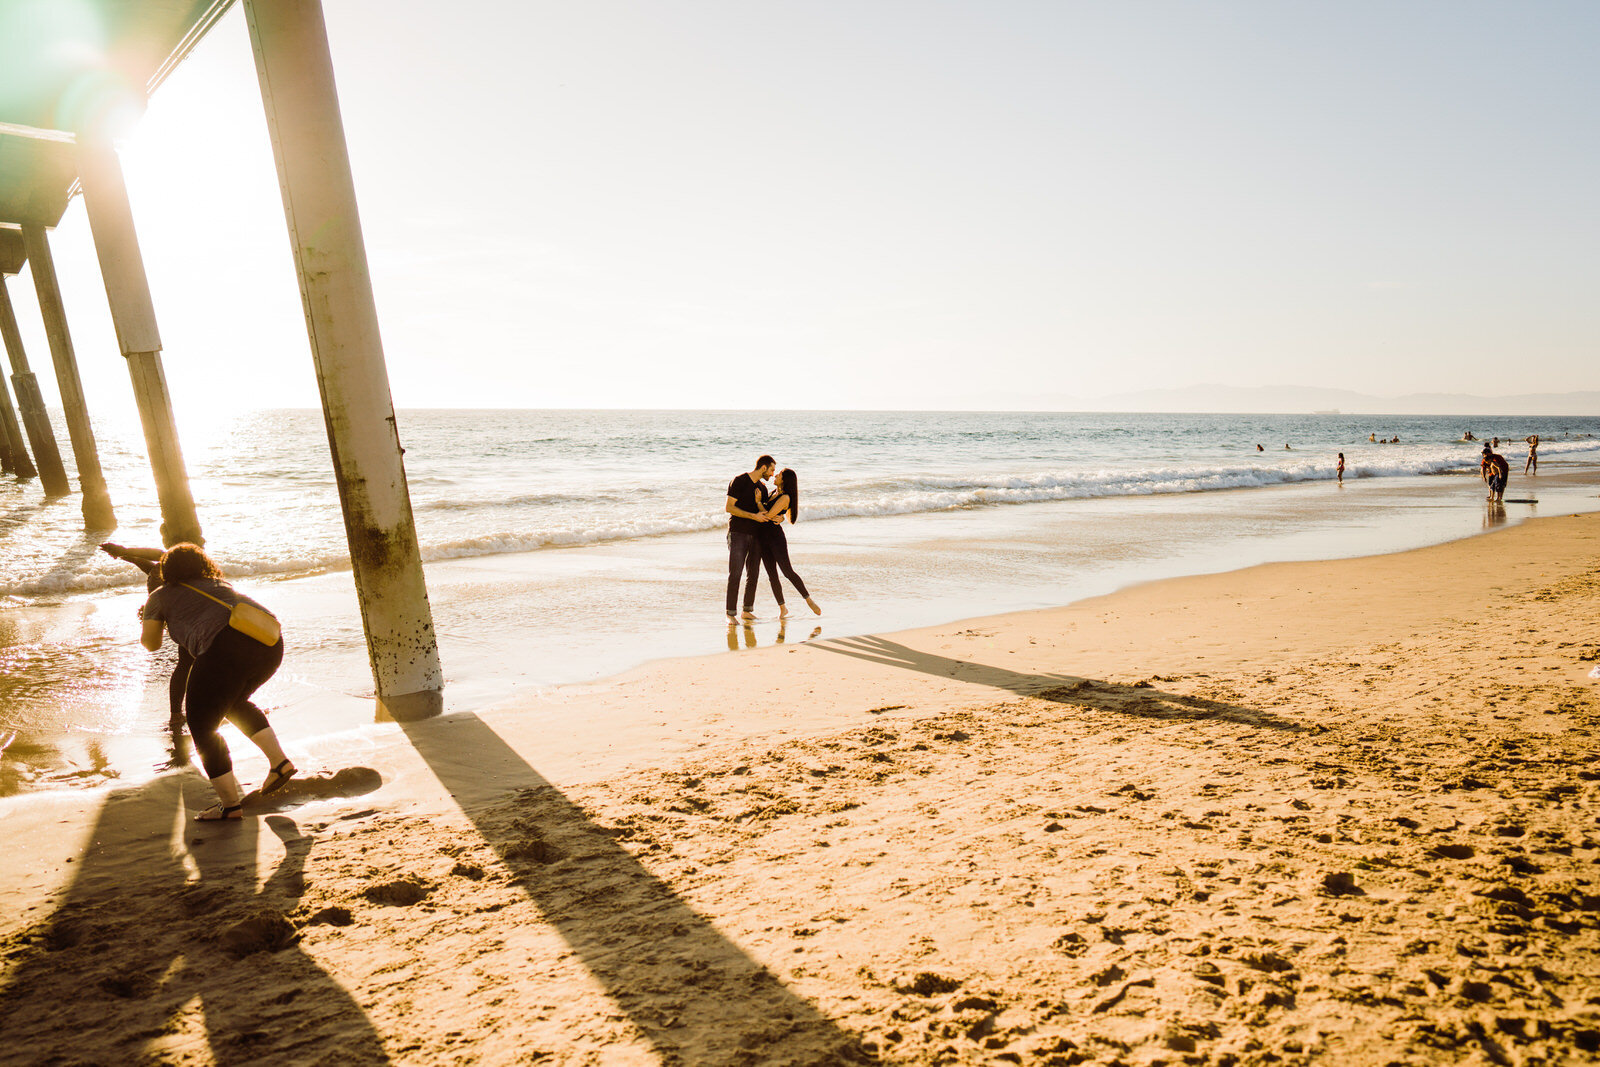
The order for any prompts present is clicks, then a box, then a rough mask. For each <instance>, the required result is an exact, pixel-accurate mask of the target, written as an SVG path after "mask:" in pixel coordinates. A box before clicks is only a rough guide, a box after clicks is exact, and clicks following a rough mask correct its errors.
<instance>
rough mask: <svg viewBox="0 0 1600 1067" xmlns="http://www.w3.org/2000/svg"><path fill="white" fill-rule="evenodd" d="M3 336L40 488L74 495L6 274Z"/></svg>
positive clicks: (1, 293) (0, 292)
mask: <svg viewBox="0 0 1600 1067" xmlns="http://www.w3.org/2000/svg"><path fill="white" fill-rule="evenodd" d="M0 335H3V336H4V339H5V345H6V355H7V357H9V358H10V360H11V387H12V388H13V389H15V390H16V391H17V408H18V410H19V411H20V412H21V415H22V425H23V428H24V429H25V430H27V433H28V443H29V444H30V445H32V446H33V457H34V461H35V463H37V465H38V469H39V485H40V486H41V487H42V488H43V489H44V495H45V496H66V495H67V494H68V493H70V492H72V486H71V485H69V484H68V482H67V469H66V467H64V466H62V464H61V450H60V449H58V448H57V447H56V435H55V431H54V430H52V429H51V428H50V416H49V415H47V414H46V413H45V410H44V396H43V394H41V393H40V392H39V379H38V378H37V377H36V376H35V375H34V373H33V371H32V370H31V369H30V368H29V366H28V353H27V352H26V351H25V350H24V349H23V347H22V331H21V330H19V329H17V316H16V312H15V311H14V310H13V309H12V307H11V294H10V293H9V292H8V291H7V290H6V279H5V276H4V275H0Z"/></svg>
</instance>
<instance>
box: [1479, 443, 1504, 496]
mask: <svg viewBox="0 0 1600 1067" xmlns="http://www.w3.org/2000/svg"><path fill="white" fill-rule="evenodd" d="M1478 470H1479V471H1480V472H1481V473H1482V474H1483V480H1484V481H1485V482H1487V483H1488V485H1489V496H1488V499H1489V500H1491V501H1493V502H1494V503H1496V504H1498V503H1500V502H1501V501H1502V500H1504V499H1505V495H1506V482H1507V481H1509V480H1510V478H1511V464H1509V463H1507V462H1506V458H1505V457H1504V456H1502V455H1501V454H1500V453H1498V452H1496V451H1494V449H1492V448H1490V447H1489V446H1488V445H1484V446H1483V462H1481V463H1479V464H1478Z"/></svg>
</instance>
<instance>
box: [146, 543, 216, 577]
mask: <svg viewBox="0 0 1600 1067" xmlns="http://www.w3.org/2000/svg"><path fill="white" fill-rule="evenodd" d="M221 577H222V568H220V567H218V566H217V565H216V563H215V562H213V561H212V559H211V557H210V556H208V555H206V550H205V549H203V548H201V547H200V546H199V545H195V544H190V543H189V542H188V541H182V542H179V543H178V544H175V545H173V546H172V547H171V548H169V549H167V551H166V552H165V553H164V554H163V555H162V556H161V580H162V581H164V582H192V581H194V580H195V579H196V578H221Z"/></svg>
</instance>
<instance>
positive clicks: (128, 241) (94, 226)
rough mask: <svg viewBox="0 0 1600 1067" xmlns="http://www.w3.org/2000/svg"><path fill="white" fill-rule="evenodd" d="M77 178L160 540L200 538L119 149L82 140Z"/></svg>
mask: <svg viewBox="0 0 1600 1067" xmlns="http://www.w3.org/2000/svg"><path fill="white" fill-rule="evenodd" d="M78 179H79V182H80V183H81V184H82V187H83V202H84V208H85V210H86V212H87V214H88V216H89V229H90V231H91V233H92V234H93V235H94V247H95V254H96V255H97V256H98V257H99V260H100V275H101V278H102V279H103V280H104V282H105V287H106V300H107V302H108V303H109V304H110V306H111V321H112V323H113V325H114V326H115V327H116V331H117V345H118V347H119V348H121V349H122V355H123V357H124V358H125V359H126V360H127V362H128V374H129V376H130V377H131V378H132V379H133V395H134V399H135V401H136V402H137V403H138V406H139V421H140V423H141V424H142V425H143V426H144V440H145V447H146V448H147V450H148V451H149V453H150V469H151V471H152V473H154V475H155V482H156V496H157V497H158V498H159V500H160V502H161V540H162V543H163V544H165V545H175V544H177V543H178V542H180V541H192V542H193V543H195V544H203V543H204V539H203V538H202V537H201V534H200V519H199V516H198V515H196V514H195V507H194V496H193V494H192V493H191V491H190V489H189V473H188V470H187V469H186V468H185V467H184V463H183V450H182V448H181V447H180V446H179V443H178V426H177V421H176V420H175V419H174V418H173V414H172V399H171V396H170V394H169V393H168V391H167V379H166V375H165V373H164V371H163V370H162V366H161V335H160V333H159V332H158V331H157V329H156V313H155V305H154V304H153V303H152V301H151V299H150V283H149V279H148V278H147V277H146V275H145V269H144V257H143V255H141V254H140V252H139V237H138V233H137V232H136V231H135V229H134V225H133V211H132V208H131V206H130V205H129V203H128V189H127V185H126V184H125V183H124V181H123V178H122V165H121V163H120V162H119V161H118V159H117V153H116V149H115V148H113V147H112V146H111V145H110V144H108V143H106V142H103V141H89V142H86V143H80V144H79V147H78Z"/></svg>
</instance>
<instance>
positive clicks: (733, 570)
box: [726, 456, 778, 622]
mask: <svg viewBox="0 0 1600 1067" xmlns="http://www.w3.org/2000/svg"><path fill="white" fill-rule="evenodd" d="M777 469H778V464H777V463H776V462H775V461H774V460H773V458H772V457H771V456H762V457H761V458H760V459H758V460H756V468H755V470H753V471H750V472H749V473H748V474H741V475H739V476H738V477H737V478H735V479H734V480H733V481H731V482H729V483H728V504H727V509H726V510H727V512H728V514H729V515H730V516H731V518H729V519H728V620H729V621H730V622H731V621H733V619H734V614H733V613H734V609H735V606H736V605H737V604H738V600H739V574H740V572H741V571H742V572H743V573H744V617H745V618H747V619H753V618H755V617H756V613H755V610H754V609H755V604H756V573H757V571H758V570H759V568H760V566H761V541H760V529H761V523H763V522H766V521H767V520H766V518H765V517H764V516H763V515H762V512H761V500H762V497H763V496H764V495H765V493H766V490H765V488H764V487H763V486H762V485H761V480H762V479H763V478H770V477H772V475H773V472H774V471H776V470H777Z"/></svg>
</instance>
